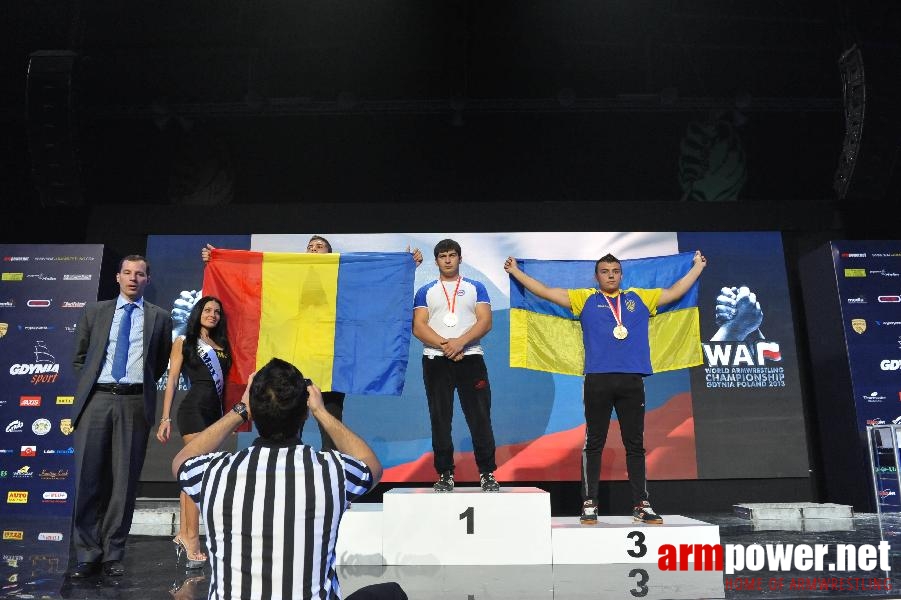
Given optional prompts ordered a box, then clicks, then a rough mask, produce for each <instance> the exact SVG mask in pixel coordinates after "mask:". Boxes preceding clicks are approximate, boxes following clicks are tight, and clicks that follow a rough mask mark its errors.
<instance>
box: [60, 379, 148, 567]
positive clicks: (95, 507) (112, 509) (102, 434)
mask: <svg viewBox="0 0 901 600" xmlns="http://www.w3.org/2000/svg"><path fill="white" fill-rule="evenodd" d="M74 437H75V440H74V441H75V509H74V518H73V522H72V538H73V539H72V542H73V546H74V548H75V561H76V562H98V561H101V560H103V561H110V560H122V558H123V557H124V555H125V541H126V539H127V538H128V531H129V530H130V529H131V521H132V516H133V515H134V508H135V496H136V495H137V489H138V480H139V478H140V475H141V468H142V466H143V465H144V454H145V452H146V450H147V440H148V426H147V419H146V417H145V416H144V397H143V396H142V395H140V394H139V395H137V396H116V395H113V394H108V393H106V392H94V393H93V394H92V396H91V397H90V398H89V399H88V403H87V405H86V406H85V409H84V412H83V413H82V415H81V419H80V420H79V422H78V427H77V428H76V429H75V434H74Z"/></svg>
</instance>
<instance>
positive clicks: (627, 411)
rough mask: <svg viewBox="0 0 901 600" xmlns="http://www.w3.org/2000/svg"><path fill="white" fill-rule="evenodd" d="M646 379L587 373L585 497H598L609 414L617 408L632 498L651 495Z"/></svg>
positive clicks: (617, 374) (583, 485)
mask: <svg viewBox="0 0 901 600" xmlns="http://www.w3.org/2000/svg"><path fill="white" fill-rule="evenodd" d="M644 400H645V398H644V380H643V378H642V376H641V375H636V374H634V373H589V374H587V375H586V376H585V383H584V388H583V402H584V404H585V446H584V447H583V448H582V499H583V500H588V499H592V500H595V501H596V500H597V498H598V479H600V476H601V454H602V453H603V451H604V445H605V444H606V443H607V432H608V430H609V429H610V415H611V414H612V411H614V410H616V417H617V419H618V420H619V428H620V434H621V436H622V439H623V446H624V447H625V448H626V470H627V471H628V473H629V486H630V487H631V490H632V501H633V504H634V505H637V504H638V503H639V502H641V501H642V500H647V499H648V490H647V475H646V469H645V449H644Z"/></svg>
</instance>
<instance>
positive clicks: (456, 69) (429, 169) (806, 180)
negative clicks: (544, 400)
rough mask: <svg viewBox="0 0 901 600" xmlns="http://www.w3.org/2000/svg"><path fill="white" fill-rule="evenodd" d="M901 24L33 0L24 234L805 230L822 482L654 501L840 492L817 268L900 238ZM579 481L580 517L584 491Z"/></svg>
mask: <svg viewBox="0 0 901 600" xmlns="http://www.w3.org/2000/svg"><path fill="white" fill-rule="evenodd" d="M899 13H901V9H899V7H898V5H897V4H896V3H894V2H887V1H886V2H877V1H863V2H850V1H848V2H845V1H840V0H830V1H825V2H823V1H814V0H801V1H798V2H766V3H761V2H742V1H727V2H722V1H715V0H706V1H701V0H686V1H669V2H660V1H656V0H643V1H642V0H639V1H630V2H620V1H610V2H597V1H593V0H592V1H588V0H585V1H571V2H567V1H564V2H550V1H528V2H492V3H481V2H476V1H474V0H458V1H444V2H427V3H426V2H419V1H418V0H406V1H404V0H389V1H387V2H379V3H364V2H351V1H348V2H334V1H330V2H326V1H313V2H304V3H300V4H298V3H277V2H273V1H262V2H255V3H249V4H248V3H244V2H215V3H214V2H209V1H200V2H192V3H188V4H184V3H178V2H162V3H154V4H146V3H138V2H131V1H127V2H109V1H105V0H103V1H93V2H88V1H81V2H70V1H68V0H48V1H45V2H32V1H26V0H13V1H11V2H6V3H4V5H3V7H2V8H0V40H2V49H3V51H2V52H0V126H2V128H3V135H2V136H0V199H2V201H3V206H4V207H5V208H4V209H3V210H4V213H3V218H2V219H0V235H2V240H3V241H4V242H5V243H28V244H30V243H98V244H104V246H105V248H106V249H107V252H108V253H109V254H111V255H119V256H121V255H124V254H127V253H130V252H135V251H138V252H140V251H143V250H144V249H145V247H146V241H147V236H148V235H151V234H209V235H245V234H248V233H251V232H254V233H292V232H297V231H322V232H349V233H350V232H353V233H366V232H397V231H423V232H425V231H441V230H443V229H446V230H448V231H472V232H480V231H576V230H581V231H708V232H710V231H712V232H715V231H779V232H781V234H782V242H783V247H784V251H785V265H786V271H787V276H788V281H789V292H790V301H791V311H792V314H793V315H794V318H795V321H794V322H795V331H794V334H795V339H796V340H797V344H798V362H799V370H800V376H801V381H800V392H799V393H800V394H801V400H802V403H803V405H804V410H805V419H806V420H807V422H808V424H809V426H808V429H807V435H808V447H809V448H811V449H812V450H811V456H810V457H809V459H810V460H809V462H810V464H811V476H810V478H788V479H765V480H758V479H749V480H729V481H727V480H721V481H717V480H708V481H683V482H660V483H657V484H656V486H655V488H654V489H653V490H652V492H654V493H655V494H657V496H656V497H660V496H661V495H663V494H665V495H666V503H667V504H668V505H669V506H668V510H684V509H685V507H688V508H691V509H693V510H705V509H715V508H723V507H726V506H728V505H730V504H731V503H732V502H735V501H754V500H778V501H789V500H804V499H820V500H828V498H827V497H825V493H824V491H823V487H822V485H821V481H822V476H823V474H822V472H821V470H822V465H821V464H820V462H819V459H818V453H817V448H819V447H821V443H822V441H821V440H820V439H819V432H818V429H817V428H816V426H810V424H813V423H815V422H816V419H815V416H816V408H817V400H818V399H817V397H816V395H815V394H814V393H813V392H812V389H813V386H812V385H811V378H812V376H813V375H812V373H811V372H810V366H809V365H810V363H809V357H808V345H809V339H810V338H811V336H810V332H808V331H807V330H806V328H805V325H804V324H805V323H806V320H805V318H804V317H805V312H804V307H803V306H802V304H801V302H800V293H799V281H800V277H799V267H798V260H799V258H800V257H801V256H803V255H804V254H806V253H808V252H810V251H812V250H813V249H815V248H818V247H820V246H821V245H822V244H823V243H825V242H826V241H828V240H832V239H896V238H897V231H896V226H895V223H894V222H893V221H892V220H890V219H888V218H886V214H887V211H888V209H887V208H883V207H890V206H893V205H896V204H897V201H898V197H899V195H901V194H899V190H901V182H899V177H898V172H897V171H898V169H897V168H896V162H897V156H898V145H899V140H901V135H899V132H901V118H899V116H898V114H897V106H899V105H901V93H899V84H898V77H899V76H898V73H899V72H901V69H899V68H898V65H899V61H898V56H899V54H901V53H899V40H901V31H899V29H901V16H899ZM855 50H856V51H857V53H854V52H853V51H855ZM849 52H851V54H850V55H849V54H848V53H849ZM843 55H844V56H845V58H844V59H843V58H842V57H843ZM860 64H863V65H864V68H860ZM843 82H844V85H843ZM161 275H162V274H160V276H161ZM105 277H106V280H107V281H106V285H104V281H103V280H101V295H102V296H103V297H109V295H110V294H112V293H114V290H115V288H114V287H113V286H111V285H109V284H110V283H112V282H113V281H114V280H113V279H112V276H111V275H110V274H109V273H107V274H106V276H105ZM740 434H741V432H740V431H736V432H735V435H740ZM560 485H561V487H560V491H561V493H560V494H557V495H555V496H557V497H559V498H562V499H563V500H560V501H561V502H564V503H569V502H570V496H573V497H574V496H575V494H576V490H575V484H573V486H572V489H570V488H569V487H567V486H566V484H560ZM142 493H144V494H145V495H157V494H167V495H168V494H171V495H173V496H174V487H171V486H169V484H159V485H150V484H148V485H146V486H145V489H144V490H143V491H142ZM608 493H609V494H610V498H611V501H614V502H619V500H622V501H623V503H624V502H625V498H626V497H627V492H626V490H625V486H623V487H622V488H620V487H619V486H617V485H616V484H614V485H612V486H611V487H610V489H609V492H608ZM373 499H374V500H377V499H378V495H376V496H373ZM556 501H557V500H556V499H555V502H556ZM623 505H625V504H623Z"/></svg>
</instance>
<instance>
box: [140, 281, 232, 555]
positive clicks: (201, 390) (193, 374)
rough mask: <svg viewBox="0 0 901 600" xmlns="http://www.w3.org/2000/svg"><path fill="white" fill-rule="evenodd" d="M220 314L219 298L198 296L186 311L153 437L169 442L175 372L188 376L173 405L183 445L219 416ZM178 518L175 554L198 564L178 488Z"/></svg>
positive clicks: (188, 505)
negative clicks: (186, 386)
mask: <svg viewBox="0 0 901 600" xmlns="http://www.w3.org/2000/svg"><path fill="white" fill-rule="evenodd" d="M227 332H228V329H227V326H226V320H225V313H224V312H223V310H222V302H220V301H219V299H218V298H214V297H213V296H204V297H203V298H201V299H200V300H198V301H197V303H196V304H195V305H194V308H192V309H191V314H190V316H188V324H187V328H186V331H185V335H184V336H179V337H178V338H176V339H175V341H174V342H173V343H172V353H171V354H170V355H169V379H168V381H167V382H166V393H165V394H164V396H163V419H162V421H160V426H159V429H158V430H157V433H156V438H157V439H158V440H159V441H161V442H163V443H164V444H165V443H166V442H167V441H168V440H169V435H170V433H171V428H172V419H171V417H170V416H169V415H170V410H171V409H172V400H173V399H174V398H175V390H176V389H178V380H179V375H180V374H181V373H182V372H184V374H185V377H186V379H188V380H190V385H191V387H190V390H188V393H187V395H186V396H185V397H184V399H182V401H181V405H180V406H179V408H178V415H177V417H178V430H179V431H180V432H181V436H182V440H184V443H185V444H187V443H188V442H189V441H191V439H192V438H193V437H194V436H195V435H197V434H198V433H200V432H201V431H203V430H204V429H206V428H207V427H208V426H209V425H212V424H213V423H215V422H216V421H218V420H219V418H220V417H222V395H223V392H224V390H225V378H226V375H227V374H228V370H229V368H230V367H231V363H232V359H231V348H230V347H229V344H228V338H227ZM179 501H180V503H181V518H180V519H179V525H178V535H177V536H175V539H173V540H172V541H173V543H175V545H176V553H177V556H179V557H180V556H181V553H182V552H184V553H185V554H186V556H187V567H188V568H189V569H192V568H201V567H202V566H203V564H204V562H205V561H206V559H207V556H206V554H205V553H204V552H203V551H202V550H201V549H200V511H199V510H198V508H197V505H195V504H194V502H193V501H192V500H191V499H190V498H188V496H187V494H185V493H184V492H182V493H181V495H180V496H179Z"/></svg>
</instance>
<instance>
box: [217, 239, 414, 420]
mask: <svg viewBox="0 0 901 600" xmlns="http://www.w3.org/2000/svg"><path fill="white" fill-rule="evenodd" d="M415 268H416V265H415V263H414V262H413V260H412V258H411V257H410V253H409V252H392V253H374V252H372V253H370V252H361V253H350V254H312V253H309V254H308V253H303V254H300V253H287V252H253V251H247V250H221V249H218V248H217V249H215V250H213V251H212V256H211V259H210V262H209V264H208V265H207V267H206V269H204V278H203V293H204V294H205V295H211V296H216V297H218V298H219V299H221V300H222V305H223V309H224V312H225V314H226V316H227V318H228V333H229V341H230V343H231V346H232V353H233V354H234V357H233V359H234V360H233V367H232V369H231V371H230V372H229V376H228V381H229V383H231V384H236V385H245V384H246V383H247V378H248V376H249V375H250V374H251V373H252V372H253V371H255V370H257V369H258V368H259V367H261V366H263V365H264V364H266V363H267V362H268V361H269V359H271V358H273V357H278V358H281V359H284V360H287V361H288V362H290V363H293V364H294V365H296V366H297V367H298V368H299V369H300V370H301V371H302V372H303V374H304V377H307V378H309V379H311V380H312V381H313V383H315V384H316V385H318V386H319V387H320V389H322V390H323V391H327V390H335V391H339V392H347V393H354V394H388V395H400V394H401V393H402V392H403V387H404V376H405V374H406V369H407V357H408V354H409V346H410V335H411V331H412V322H413V303H412V301H411V298H412V294H413V276H414V271H415ZM229 400H230V401H229ZM236 401H237V398H227V400H226V405H227V406H226V408H228V405H229V404H234V402H236Z"/></svg>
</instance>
